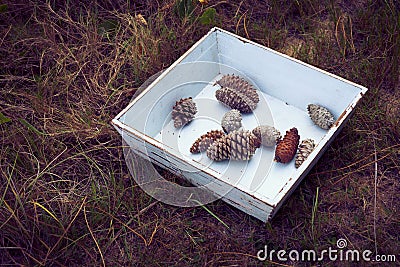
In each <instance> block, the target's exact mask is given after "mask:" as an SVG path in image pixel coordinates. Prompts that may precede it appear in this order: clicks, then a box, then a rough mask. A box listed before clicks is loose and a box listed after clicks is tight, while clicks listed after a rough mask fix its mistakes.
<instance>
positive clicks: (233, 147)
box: [207, 130, 257, 161]
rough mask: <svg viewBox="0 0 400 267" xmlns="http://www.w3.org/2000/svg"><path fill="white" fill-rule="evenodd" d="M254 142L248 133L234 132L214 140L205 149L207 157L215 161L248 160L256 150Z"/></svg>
mask: <svg viewBox="0 0 400 267" xmlns="http://www.w3.org/2000/svg"><path fill="white" fill-rule="evenodd" d="M255 142H256V138H255V137H254V135H253V134H252V133H251V132H250V131H246V130H235V131H232V132H230V133H229V134H227V135H225V136H223V137H222V138H220V139H218V140H216V141H215V142H214V143H213V144H212V145H211V146H210V147H209V148H208V149H207V156H208V157H209V158H210V159H212V160H215V161H222V160H226V159H232V160H250V159H251V157H252V156H253V155H254V153H255V151H256V149H257V147H256V144H255Z"/></svg>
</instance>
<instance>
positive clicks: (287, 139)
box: [275, 127, 300, 163]
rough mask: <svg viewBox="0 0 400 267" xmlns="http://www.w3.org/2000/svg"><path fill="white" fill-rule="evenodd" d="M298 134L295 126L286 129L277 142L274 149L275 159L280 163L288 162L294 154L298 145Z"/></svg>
mask: <svg viewBox="0 0 400 267" xmlns="http://www.w3.org/2000/svg"><path fill="white" fill-rule="evenodd" d="M299 140H300V136H299V134H298V131H297V129H296V128H295V127H293V128H292V129H290V130H289V131H286V134H285V136H284V137H283V139H282V141H280V142H279V143H278V145H277V146H276V149H275V161H277V162H281V163H288V162H290V161H291V160H292V159H293V157H294V155H295V154H296V150H297V146H298V145H299Z"/></svg>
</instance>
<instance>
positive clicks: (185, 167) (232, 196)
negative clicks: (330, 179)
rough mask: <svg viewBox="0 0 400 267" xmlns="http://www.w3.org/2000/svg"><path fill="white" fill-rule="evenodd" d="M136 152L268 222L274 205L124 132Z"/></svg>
mask: <svg viewBox="0 0 400 267" xmlns="http://www.w3.org/2000/svg"><path fill="white" fill-rule="evenodd" d="M122 136H123V138H124V140H125V141H126V143H127V144H128V145H129V146H130V148H131V149H132V152H134V153H136V154H138V155H139V156H141V157H143V158H145V159H150V160H151V161H152V162H153V163H155V164H157V165H158V166H160V167H162V168H165V169H167V170H169V171H171V172H172V173H175V174H177V175H179V176H181V177H184V178H185V179H186V180H187V181H189V182H191V183H192V184H194V185H197V186H203V187H204V188H205V189H207V190H209V191H210V192H212V193H213V194H215V195H216V196H218V197H222V199H223V200H224V201H225V202H227V203H229V204H231V205H233V206H234V207H236V208H238V209H240V210H242V211H244V212H246V213H248V214H249V215H251V216H254V217H256V218H258V219H260V220H262V221H264V222H265V221H266V220H267V219H268V217H269V214H270V213H271V211H272V207H271V206H270V205H268V204H267V203H265V202H262V201H261V200H259V199H257V198H255V197H253V196H251V195H249V194H248V193H247V192H244V191H242V190H239V189H237V188H235V187H233V186H232V185H229V184H227V183H225V182H223V181H221V180H219V179H216V178H215V177H213V176H212V175H210V174H207V173H205V172H203V171H201V170H199V169H197V168H195V167H194V166H192V165H190V164H188V163H187V162H186V161H184V160H181V159H180V158H176V157H174V156H171V155H170V154H167V153H166V152H165V151H163V150H162V149H160V148H158V147H156V146H153V145H151V144H149V143H146V142H144V141H142V140H140V139H139V138H138V137H136V136H134V135H132V134H130V133H126V132H125V131H124V133H123V134H122Z"/></svg>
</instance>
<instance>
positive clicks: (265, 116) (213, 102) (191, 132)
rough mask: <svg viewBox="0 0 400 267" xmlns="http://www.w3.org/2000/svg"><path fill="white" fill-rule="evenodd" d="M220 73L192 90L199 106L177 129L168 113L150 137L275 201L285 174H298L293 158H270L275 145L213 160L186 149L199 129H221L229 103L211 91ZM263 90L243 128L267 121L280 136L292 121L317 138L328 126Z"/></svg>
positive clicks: (286, 178)
mask: <svg viewBox="0 0 400 267" xmlns="http://www.w3.org/2000/svg"><path fill="white" fill-rule="evenodd" d="M221 76H222V75H221V74H220V75H217V76H216V77H215V78H214V79H213V80H212V81H211V82H210V83H209V84H208V85H206V86H205V87H204V89H203V90H202V91H200V93H199V94H197V95H195V96H192V97H193V100H194V101H195V102H196V105H197V109H198V112H197V114H196V117H195V119H194V120H193V121H192V122H190V123H189V124H187V125H186V126H184V127H182V128H180V129H176V128H175V127H174V126H173V122H172V120H171V116H167V118H168V119H167V121H165V123H164V125H163V127H162V129H161V131H160V132H159V133H158V134H157V135H156V136H154V138H155V139H156V140H158V141H159V142H160V143H162V144H165V145H167V146H168V147H172V148H173V149H174V150H176V151H178V153H179V154H180V156H181V157H182V158H183V159H185V160H186V161H188V162H194V161H197V162H199V163H201V164H202V165H203V166H205V167H204V168H203V170H202V171H205V172H211V174H212V175H214V176H216V177H217V178H218V179H221V180H223V181H224V182H226V183H228V184H231V185H233V186H235V187H237V188H239V189H240V190H243V191H245V192H247V193H249V194H252V195H255V196H257V197H259V198H262V199H263V200H265V201H268V202H270V203H271V202H276V201H273V200H274V199H275V198H276V197H277V195H278V193H279V192H280V191H281V190H283V188H284V187H285V186H286V184H287V183H288V182H289V180H291V179H297V178H298V177H299V176H300V175H301V173H299V172H297V169H296V168H295V166H294V160H292V161H291V162H289V163H287V164H282V163H277V162H274V161H273V158H274V150H275V148H270V147H264V146H262V147H261V148H259V149H257V151H256V153H255V155H254V156H253V158H252V159H251V160H249V161H223V162H213V161H212V160H210V159H209V158H207V156H206V153H205V152H204V153H201V154H191V153H190V151H189V149H190V147H191V146H192V144H193V142H194V141H195V140H196V139H197V138H198V137H199V136H200V135H202V134H204V133H206V132H207V131H210V130H217V129H222V128H221V125H220V121H221V119H222V116H223V115H224V114H225V113H226V112H227V111H229V110H230V108H229V107H226V106H224V105H223V104H221V103H220V102H218V100H217V99H216V98H215V91H216V90H217V89H218V88H219V86H218V85H215V81H217V80H219V79H220V78H221ZM263 91H264V92H261V91H258V93H259V96H260V102H259V104H258V105H257V108H256V109H255V110H254V112H253V113H250V114H242V118H243V119H242V124H243V128H245V129H248V130H252V129H253V128H254V127H256V126H258V125H263V124H267V125H271V126H274V127H275V128H277V129H278V130H279V131H280V132H281V134H282V136H284V134H285V132H286V131H287V130H289V129H290V128H292V127H296V128H297V129H298V132H299V135H300V141H301V140H303V139H306V138H311V139H313V140H314V141H315V143H316V144H318V143H319V142H320V141H321V139H322V138H323V137H324V135H325V134H326V130H323V129H321V128H319V127H317V126H316V125H314V123H313V122H312V121H311V120H310V118H309V116H308V114H307V110H306V108H307V107H304V108H303V109H299V108H297V107H294V106H291V105H288V104H287V103H285V102H284V101H282V100H280V99H277V98H275V97H273V96H271V95H269V94H268V88H265V89H263ZM188 96H190V95H188ZM185 97H187V96H185ZM176 100H178V99H176ZM171 110H172V108H171ZM311 160H312V159H310V160H308V161H306V162H305V163H304V164H308V163H307V162H311Z"/></svg>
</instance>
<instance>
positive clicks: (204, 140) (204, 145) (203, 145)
mask: <svg viewBox="0 0 400 267" xmlns="http://www.w3.org/2000/svg"><path fill="white" fill-rule="evenodd" d="M224 135H225V133H224V132H223V131H221V130H212V131H209V132H207V133H205V134H203V135H202V136H200V137H199V138H197V140H196V141H195V142H194V143H193V145H192V147H191V148H190V152H191V153H193V154H197V153H200V152H204V151H206V150H207V149H208V147H209V146H210V145H211V144H212V143H213V142H214V141H215V140H217V139H220V138H221V137H222V136H224Z"/></svg>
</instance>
